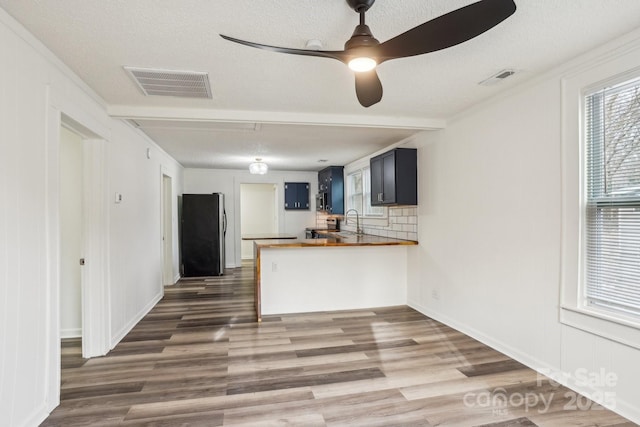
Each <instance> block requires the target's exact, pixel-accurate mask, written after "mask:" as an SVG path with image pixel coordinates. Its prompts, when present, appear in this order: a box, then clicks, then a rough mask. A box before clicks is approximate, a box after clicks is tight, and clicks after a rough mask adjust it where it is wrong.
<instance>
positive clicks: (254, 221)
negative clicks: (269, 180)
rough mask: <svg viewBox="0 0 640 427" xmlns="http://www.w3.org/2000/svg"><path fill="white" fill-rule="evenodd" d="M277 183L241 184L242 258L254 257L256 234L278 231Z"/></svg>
mask: <svg viewBox="0 0 640 427" xmlns="http://www.w3.org/2000/svg"><path fill="white" fill-rule="evenodd" d="M277 190H278V187H277V185H276V184H240V234H241V236H242V246H241V248H242V249H241V251H242V259H243V260H245V259H253V240H250V239H249V238H250V237H252V236H256V235H266V234H276V233H278V208H277V207H278V204H277V197H278V191H277Z"/></svg>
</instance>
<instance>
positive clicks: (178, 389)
mask: <svg viewBox="0 0 640 427" xmlns="http://www.w3.org/2000/svg"><path fill="white" fill-rule="evenodd" d="M255 320H256V318H255V313H254V312H253V268H251V267H248V266H247V267H245V268H238V269H233V270H227V275H225V276H222V277H220V278H210V279H205V280H181V281H180V282H179V283H178V284H177V285H175V286H173V287H169V288H167V289H166V291H165V297H164V298H163V299H162V301H160V303H158V305H157V306H156V307H155V308H154V309H153V310H152V311H151V312H150V313H149V314H148V315H147V316H145V318H144V319H143V320H142V321H141V322H140V323H139V324H138V325H137V326H136V327H135V328H134V329H133V330H132V331H131V332H130V333H129V334H128V335H127V336H126V338H125V339H124V340H123V341H122V342H121V343H120V344H118V346H117V347H116V348H115V349H113V350H112V351H111V352H110V353H109V354H108V355H107V356H105V357H99V358H94V359H89V360H86V359H82V357H81V351H80V343H79V341H74V340H70V341H65V342H64V343H63V348H62V350H63V358H62V364H63V369H62V385H61V398H62V403H61V405H60V406H59V407H58V408H57V409H56V410H55V411H54V412H53V413H52V414H51V415H50V416H49V418H48V419H47V420H46V421H45V422H44V423H43V424H42V425H43V426H102V425H109V426H221V425H238V426H325V425H326V426H340V425H357V426H492V427H504V426H541V427H542V426H609V427H614V426H615V427H626V426H634V425H635V424H634V423H631V422H628V421H626V420H624V419H623V418H621V417H619V416H617V415H616V414H614V413H612V412H610V411H607V410H604V409H603V408H602V407H599V406H597V405H596V404H592V403H590V402H588V401H587V400H586V399H582V398H578V399H576V396H574V395H572V393H571V392H569V391H568V390H567V389H565V388H562V387H555V386H554V385H553V384H551V383H549V381H547V380H545V379H541V378H539V377H538V375H537V374H536V373H535V372H534V371H532V370H531V369H528V368H526V367H525V366H523V365H521V364H520V363H518V362H516V361H514V360H511V359H509V358H508V357H506V356H505V355H503V354H501V353H499V352H497V351H495V350H492V349H491V348H489V347H487V346H485V345H483V344H481V343H479V342H477V341H475V340H473V339H471V338H469V337H467V336H465V335H464V334H462V333H460V332H458V331H456V330H454V329H451V328H449V327H447V326H444V325H442V324H440V323H438V322H436V321H434V320H432V319H429V318H427V317H425V316H423V315H422V314H420V313H418V312H416V311H414V310H412V309H411V308H408V307H404V306H403V307H391V308H380V309H370V310H355V311H341V312H330V313H327V312H325V313H311V314H297V315H282V316H267V317H265V318H264V321H263V322H262V324H258V323H256V321H255ZM572 401H573V402H572ZM576 403H578V404H579V405H577V404H576ZM573 405H575V409H574V407H573ZM579 408H582V410H581V409H579ZM587 408H588V409H587Z"/></svg>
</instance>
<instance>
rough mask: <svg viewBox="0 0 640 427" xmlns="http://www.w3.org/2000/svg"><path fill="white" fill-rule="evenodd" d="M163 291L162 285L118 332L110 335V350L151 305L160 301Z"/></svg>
mask: <svg viewBox="0 0 640 427" xmlns="http://www.w3.org/2000/svg"><path fill="white" fill-rule="evenodd" d="M163 293H164V287H163V289H162V290H161V291H160V292H159V293H157V294H156V296H154V297H153V299H151V301H149V303H148V304H147V305H145V306H144V307H143V308H142V310H140V311H139V312H138V313H137V314H136V315H135V316H133V317H132V318H131V320H130V321H129V322H128V323H127V324H126V325H124V326H123V327H122V328H121V329H120V330H119V331H118V332H116V333H115V335H113V336H112V337H111V346H110V350H113V348H115V346H116V345H118V343H119V342H120V341H122V339H123V338H124V337H125V336H126V335H127V334H128V333H129V332H131V330H132V329H133V328H134V327H135V326H136V325H137V324H138V322H140V321H141V320H142V319H143V318H144V316H146V315H147V314H148V313H149V312H150V311H151V310H152V309H153V307H155V305H156V304H158V302H160V300H161V299H162V295H163Z"/></svg>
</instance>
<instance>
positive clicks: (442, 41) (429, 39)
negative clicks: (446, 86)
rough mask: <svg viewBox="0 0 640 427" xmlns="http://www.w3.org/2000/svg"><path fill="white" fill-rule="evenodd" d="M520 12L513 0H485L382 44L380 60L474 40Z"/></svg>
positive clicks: (421, 52)
mask: <svg viewBox="0 0 640 427" xmlns="http://www.w3.org/2000/svg"><path fill="white" fill-rule="evenodd" d="M515 11H516V5H515V3H514V2H513V0H481V1H479V2H477V3H472V4H470V5H468V6H465V7H463V8H461V9H457V10H454V11H452V12H449V13H447V14H445V15H442V16H439V17H437V18H435V19H432V20H431V21H427V22H425V23H424V24H421V25H418V26H417V27H414V28H412V29H410V30H409V31H407V32H405V33H402V34H400V35H398V36H396V37H394V38H392V39H389V40H387V41H386V42H384V43H382V44H381V45H380V46H379V47H378V49H379V51H380V59H379V63H381V62H384V61H388V60H389V59H394V58H405V57H408V56H415V55H422V54H423V53H429V52H434V51H437V50H441V49H445V48H448V47H451V46H455V45H457V44H460V43H463V42H465V41H467V40H470V39H472V38H474V37H476V36H479V35H480V34H482V33H484V32H485V31H487V30H490V29H491V28H493V27H495V26H496V25H498V24H499V23H500V22H502V21H504V20H505V19H507V18H508V17H509V16H511V15H512V14H513V13H514V12H515Z"/></svg>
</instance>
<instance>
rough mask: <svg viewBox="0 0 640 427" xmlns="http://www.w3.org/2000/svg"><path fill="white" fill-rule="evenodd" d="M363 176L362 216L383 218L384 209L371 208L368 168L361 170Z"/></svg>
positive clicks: (369, 172) (369, 173)
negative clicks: (363, 203) (363, 202)
mask: <svg viewBox="0 0 640 427" xmlns="http://www.w3.org/2000/svg"><path fill="white" fill-rule="evenodd" d="M362 175H363V177H364V178H363V180H362V181H363V191H362V192H363V197H364V200H365V205H364V215H365V216H384V207H382V206H371V171H370V169H369V168H364V169H363V170H362Z"/></svg>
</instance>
